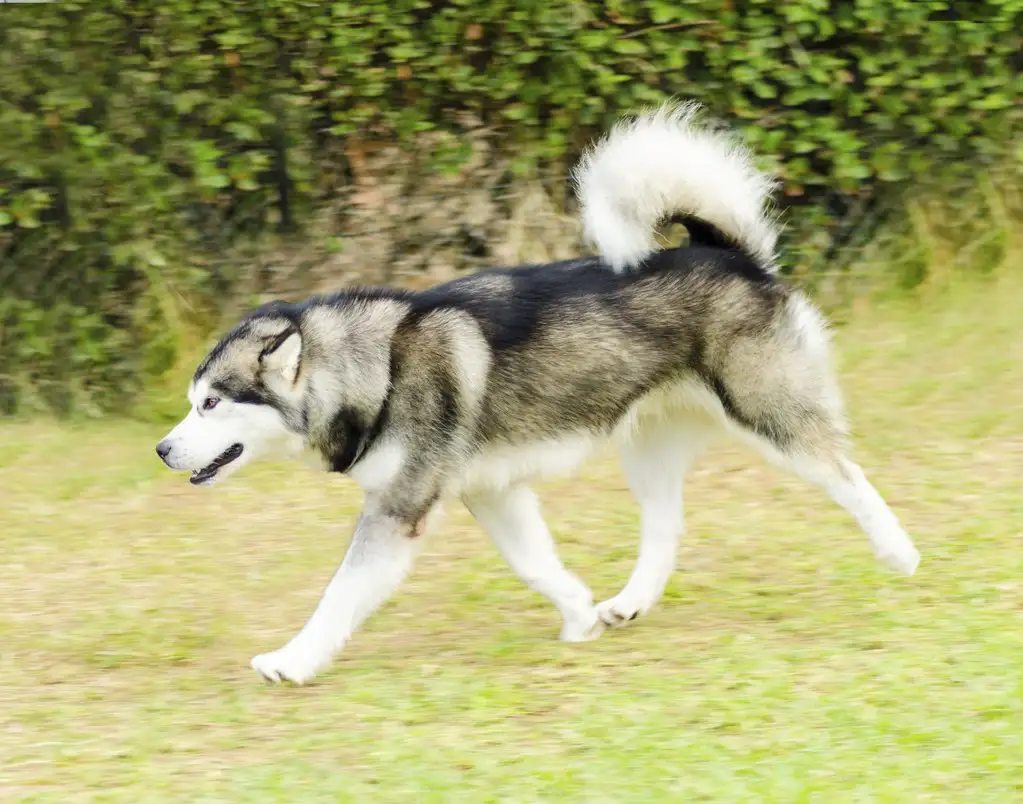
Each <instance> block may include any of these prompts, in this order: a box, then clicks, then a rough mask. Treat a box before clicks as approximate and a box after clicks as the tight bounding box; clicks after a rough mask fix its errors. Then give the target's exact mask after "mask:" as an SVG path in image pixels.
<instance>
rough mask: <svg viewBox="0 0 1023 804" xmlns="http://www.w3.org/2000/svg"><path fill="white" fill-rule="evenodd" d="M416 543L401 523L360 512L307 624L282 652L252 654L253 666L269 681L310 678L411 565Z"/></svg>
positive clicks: (389, 591)
mask: <svg viewBox="0 0 1023 804" xmlns="http://www.w3.org/2000/svg"><path fill="white" fill-rule="evenodd" d="M417 541H418V539H416V538H413V536H412V534H411V531H410V528H409V527H408V526H407V525H405V524H404V523H402V522H401V521H399V520H397V519H394V518H393V517H388V516H379V515H367V514H365V513H363V515H362V516H361V517H360V518H359V522H358V524H357V525H356V528H355V536H354V537H353V538H352V543H351V546H350V547H349V548H348V553H347V554H346V555H345V558H344V561H343V562H341V567H340V568H339V569H338V571H337V573H336V574H335V575H334V577H333V578H332V579H331V581H330V583H329V584H328V586H327V589H326V590H325V591H324V593H323V597H322V598H321V599H320V603H319V605H318V606H317V607H316V611H315V612H313V615H312V617H310V618H309V621H308V622H307V623H306V624H305V627H304V628H303V629H302V630H301V631H300V632H299V633H298V634H296V635H295V636H294V637H293V638H292V640H291V641H290V642H288V644H287V645H285V646H284V647H283V648H281V649H280V650H276V651H274V652H273V653H264V654H261V655H260V656H257V657H256V658H254V659H253V660H252V668H253V669H254V670H255V671H256V672H258V673H259V674H260V675H261V676H263V677H264V678H265V679H267V680H268V681H273V682H280V681H291V682H293V683H295V684H304V683H305V682H307V681H309V680H310V679H311V678H312V677H313V676H315V675H316V674H317V673H318V672H319V671H320V670H322V669H323V668H324V667H326V666H327V664H329V663H330V660H331V659H333V658H334V656H335V655H336V654H337V653H338V651H340V650H341V648H342V647H343V646H344V644H345V642H347V641H348V638H349V637H350V636H351V635H352V632H353V631H355V629H356V628H357V627H358V626H359V624H360V623H361V622H362V621H363V620H364V619H365V618H366V617H368V616H369V615H370V613H371V612H372V611H373V610H374V609H375V608H376V607H377V606H379V605H380V604H381V603H383V602H384V600H386V599H387V598H388V597H389V596H390V594H391V593H392V592H393V591H394V590H395V589H396V588H397V587H398V585H399V584H400V583H401V581H402V579H403V578H404V577H405V575H406V573H407V572H408V571H409V569H410V568H411V566H412V561H413V559H414V557H415V552H416V542H417Z"/></svg>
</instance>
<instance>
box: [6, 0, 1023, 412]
mask: <svg viewBox="0 0 1023 804" xmlns="http://www.w3.org/2000/svg"><path fill="white" fill-rule="evenodd" d="M1021 31H1023V0H987V1H986V2H936V1H933V0H890V1H889V2H882V1H881V0H857V1H856V2H828V0H798V1H797V0H787V2H774V1H773V0H746V1H745V2H740V0H713V1H712V0H696V1H694V2H682V1H681V0H644V1H643V2H609V3H585V2H569V1H568V0H542V2H541V1H540V0H524V1H520V2H510V1H509V0H455V1H454V2H431V1H430V0H387V2H383V1H382V0H363V1H362V2H344V1H343V0H342V1H340V2H333V3H319V2H300V1H299V0H269V1H268V0H260V2H253V0H236V1H235V2H221V0H160V2H156V0H138V1H137V2H129V1H128V0H107V2H100V3H85V2H81V3H75V2H62V3H60V4H56V3H54V4H48V5H21V6H10V5H8V6H4V8H3V11H2V12H0V254H2V259H3V261H2V263H0V282H2V300H0V324H2V328H0V405H2V406H3V407H5V408H6V409H9V410H10V409H13V408H14V407H15V405H16V404H17V402H18V399H19V398H22V397H23V396H24V392H25V391H26V390H27V389H31V390H33V391H36V392H39V391H41V392H42V395H43V397H45V400H46V402H47V404H49V405H52V406H56V407H58V408H67V407H69V406H70V405H71V404H72V403H73V401H75V400H79V399H89V400H92V401H93V402H94V403H95V404H96V405H97V406H98V407H99V408H105V407H111V406H116V405H117V404H118V402H119V400H121V399H124V398H130V396H131V394H130V393H128V394H126V393H123V392H124V391H131V390H133V389H134V388H136V387H138V385H139V384H140V383H142V382H143V381H144V380H145V379H146V378H147V377H149V376H151V375H153V374H154V373H157V372H159V371H160V370H162V369H163V368H164V367H166V365H168V363H169V362H170V361H171V360H172V359H173V349H174V342H173V339H172V338H171V337H169V336H168V335H167V333H168V332H169V331H171V330H172V329H173V328H172V327H169V324H171V323H173V317H174V316H175V315H176V314H177V313H176V310H177V309H180V307H181V305H180V297H181V296H182V294H185V295H187V296H188V297H189V298H191V299H193V300H201V299H211V298H212V299H215V298H217V297H218V294H221V293H223V292H225V291H227V290H228V289H229V288H230V286H231V283H232V281H233V277H232V276H231V274H230V272H229V271H227V272H225V271H223V270H220V269H211V268H210V267H209V264H215V261H214V262H213V263H211V261H208V260H207V261H205V263H206V265H205V267H204V260H203V258H202V255H204V254H216V253H218V252H221V251H222V250H223V249H224V248H226V247H227V246H228V245H230V243H232V242H234V241H236V240H237V239H238V238H239V237H248V236H250V235H251V234H252V233H253V232H259V231H264V230H266V229H268V228H271V227H283V228H285V229H297V230H301V227H302V224H303V222H304V221H305V220H307V219H308V216H309V214H310V212H311V210H313V209H314V208H316V206H317V205H318V204H320V203H321V202H322V201H323V200H324V198H325V197H327V196H329V195H330V193H331V192H332V191H334V190H335V189H336V188H335V187H334V186H333V185H336V183H337V181H336V178H334V177H336V175H337V172H338V168H337V167H336V166H335V163H337V161H338V159H339V154H341V153H343V149H342V147H341V144H342V143H343V141H344V140H345V138H347V137H349V136H351V135H355V134H358V135H371V136H373V137H376V138H385V139H386V138H391V139H396V140H398V141H401V142H411V141H413V140H415V139H416V137H417V135H419V134H421V133H423V132H429V131H446V132H450V133H452V134H454V135H456V136H455V137H454V138H453V140H452V141H453V143H454V144H455V146H457V145H458V144H459V143H461V142H462V140H460V139H459V138H458V137H457V135H458V134H459V133H460V130H459V122H458V121H459V120H461V119H462V118H463V117H464V115H462V114H460V113H461V112H465V111H469V112H471V113H473V115H474V116H475V117H476V118H477V119H478V120H480V121H482V123H483V124H485V125H487V126H492V127H495V128H496V130H497V131H498V132H499V134H500V141H501V142H502V143H503V147H504V148H505V149H506V151H507V152H508V153H512V154H514V155H515V157H516V159H517V165H518V167H519V168H521V169H522V170H524V171H529V170H531V169H535V168H536V167H537V166H542V165H552V164H556V165H558V166H561V167H563V166H564V164H565V160H567V159H570V158H572V157H573V156H574V155H575V154H576V153H577V152H578V149H579V148H580V146H581V145H582V144H583V143H584V142H585V141H586V139H587V138H588V137H589V136H591V135H592V134H593V132H595V131H597V130H599V129H601V128H603V127H604V126H606V125H607V124H608V123H609V122H610V121H611V120H613V119H614V118H616V117H617V116H618V115H620V114H621V113H622V112H625V111H627V110H629V109H632V108H635V107H636V106H639V105H646V104H650V103H655V102H658V101H660V100H662V99H664V98H665V97H667V96H670V95H682V96H686V97H693V98H697V99H699V100H702V101H704V102H705V103H706V104H707V105H708V106H709V107H710V109H711V110H712V111H713V112H714V113H715V114H717V115H720V116H722V117H725V118H727V119H728V120H730V121H734V122H736V123H737V124H738V125H739V126H741V127H742V128H743V129H744V132H745V135H746V136H747V138H748V140H749V142H750V144H751V145H753V146H754V147H755V148H756V149H757V151H759V152H760V153H762V154H765V155H767V157H768V158H773V159H774V160H775V164H774V167H775V168H776V169H777V170H778V171H779V173H780V175H781V176H782V177H783V178H784V180H785V182H786V193H787V196H786V198H785V199H784V200H785V201H786V203H788V204H790V205H794V206H798V207H800V208H801V214H800V215H798V216H795V215H792V216H790V219H792V220H794V221H796V225H795V227H794V229H795V231H796V232H797V233H798V232H799V231H801V227H802V224H801V223H800V222H804V223H812V224H813V225H814V226H824V227H827V226H828V225H838V224H841V223H843V218H844V216H846V215H847V212H848V210H849V209H850V208H851V207H850V202H852V201H858V200H862V199H864V198H873V197H878V195H879V194H880V193H881V192H882V191H883V190H884V188H885V187H886V186H890V187H896V188H897V187H899V186H904V185H906V184H907V183H909V182H911V181H913V180H916V179H918V178H920V177H933V176H934V175H935V174H938V173H940V174H942V175H946V174H951V173H954V172H955V171H956V170H957V169H958V170H960V171H961V170H963V169H964V168H965V169H966V170H972V169H973V166H975V165H977V164H978V163H982V162H983V161H984V160H985V159H992V158H994V157H995V156H996V155H997V154H999V153H1000V152H1001V151H1002V150H1003V149H1004V148H1005V145H1006V143H1007V142H1008V141H1009V140H1010V139H1011V137H1013V136H1016V134H1017V132H1018V127H1019V124H1020V107H1021V103H1020V101H1021V99H1023V78H1021V74H1023V69H1021V68H1023V57H1021V53H1023V34H1021ZM465 156H466V154H465V153H464V152H463V149H460V148H459V147H452V148H449V149H447V150H446V151H443V152H439V153H438V154H437V158H438V160H439V161H438V168H439V169H440V168H443V167H444V160H458V159H460V158H465ZM327 159H329V160H330V161H331V164H330V165H329V169H328V165H326V164H325V160H327ZM343 168H344V164H343V160H341V162H340V169H341V170H343ZM328 176H329V177H331V178H330V179H328V178H325V177H328Z"/></svg>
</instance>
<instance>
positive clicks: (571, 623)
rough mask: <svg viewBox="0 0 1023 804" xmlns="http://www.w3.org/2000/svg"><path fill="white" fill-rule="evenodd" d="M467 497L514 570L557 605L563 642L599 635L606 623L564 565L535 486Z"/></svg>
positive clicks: (473, 510) (518, 487)
mask: <svg viewBox="0 0 1023 804" xmlns="http://www.w3.org/2000/svg"><path fill="white" fill-rule="evenodd" d="M463 500H464V502H465V505H466V507H467V508H468V509H469V511H470V512H471V513H472V515H473V516H474V517H475V518H476V521H477V522H479V523H480V525H481V526H482V527H483V529H484V530H486V531H487V533H489V534H490V537H491V538H492V539H493V540H494V544H495V545H496V546H497V549H498V551H499V552H500V553H501V555H502V556H503V557H504V559H505V560H506V561H507V562H508V564H509V566H511V568H512V570H514V571H515V573H516V574H517V575H518V576H519V577H520V578H522V580H523V581H525V582H526V584H527V585H528V586H529V587H530V588H531V589H533V590H534V591H537V592H539V593H540V594H542V595H544V596H545V597H547V598H548V599H550V601H551V602H552V603H553V604H554V605H555V606H557V608H558V611H560V612H561V616H562V619H563V620H564V625H563V627H562V629H561V639H562V640H564V641H566V642H585V641H587V640H590V639H595V638H596V637H598V636H600V633H601V631H602V630H603V625H602V623H601V622H600V619H599V618H598V617H597V613H596V611H595V609H594V607H593V596H592V595H591V593H590V590H589V589H588V588H587V587H586V585H585V584H584V583H583V582H582V581H580V580H579V579H578V578H577V577H576V576H575V575H573V574H572V573H571V572H569V571H568V570H567V569H565V567H564V566H563V565H562V563H561V559H559V558H558V554H557V552H556V550H555V546H554V540H553V539H552V538H551V534H550V531H549V530H548V529H547V524H546V523H545V522H544V520H543V515H542V514H541V512H540V503H539V501H538V500H537V498H536V495H535V494H534V493H533V492H532V490H530V489H528V488H526V487H524V486H516V487H513V488H510V489H504V490H500V491H497V490H475V491H472V492H471V493H466V494H465V495H464V497H463Z"/></svg>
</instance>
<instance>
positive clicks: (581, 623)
mask: <svg viewBox="0 0 1023 804" xmlns="http://www.w3.org/2000/svg"><path fill="white" fill-rule="evenodd" d="M602 633H604V623H603V621H602V620H601V619H600V617H599V616H597V610H596V609H594V608H590V610H589V611H588V612H587V613H586V614H585V615H583V616H580V617H578V618H573V619H571V620H565V623H564V625H562V626H561V636H560V639H561V641H562V642H589V641H591V640H594V639H596V638H597V637H599V636H600V635H601V634H602Z"/></svg>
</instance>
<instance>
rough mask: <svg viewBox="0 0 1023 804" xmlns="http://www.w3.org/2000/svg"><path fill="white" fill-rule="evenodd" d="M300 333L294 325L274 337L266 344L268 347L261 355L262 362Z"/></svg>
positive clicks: (264, 348)
mask: <svg viewBox="0 0 1023 804" xmlns="http://www.w3.org/2000/svg"><path fill="white" fill-rule="evenodd" d="M297 332H298V327H296V326H295V325H294V324H292V325H290V326H288V327H287V328H286V329H285V330H284V331H283V332H279V333H278V334H276V335H274V336H273V337H272V338H270V339H269V340H268V341H267V342H266V346H264V347H263V351H261V352H260V353H259V360H260V362H262V361H263V360H264V359H266V358H267V357H269V356H270V355H272V354H273V353H274V352H276V351H277V350H278V349H280V348H281V347H282V346H283V345H284V342H285V341H286V340H288V338H290V337H291V336H292V335H294V334H295V333H297Z"/></svg>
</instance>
